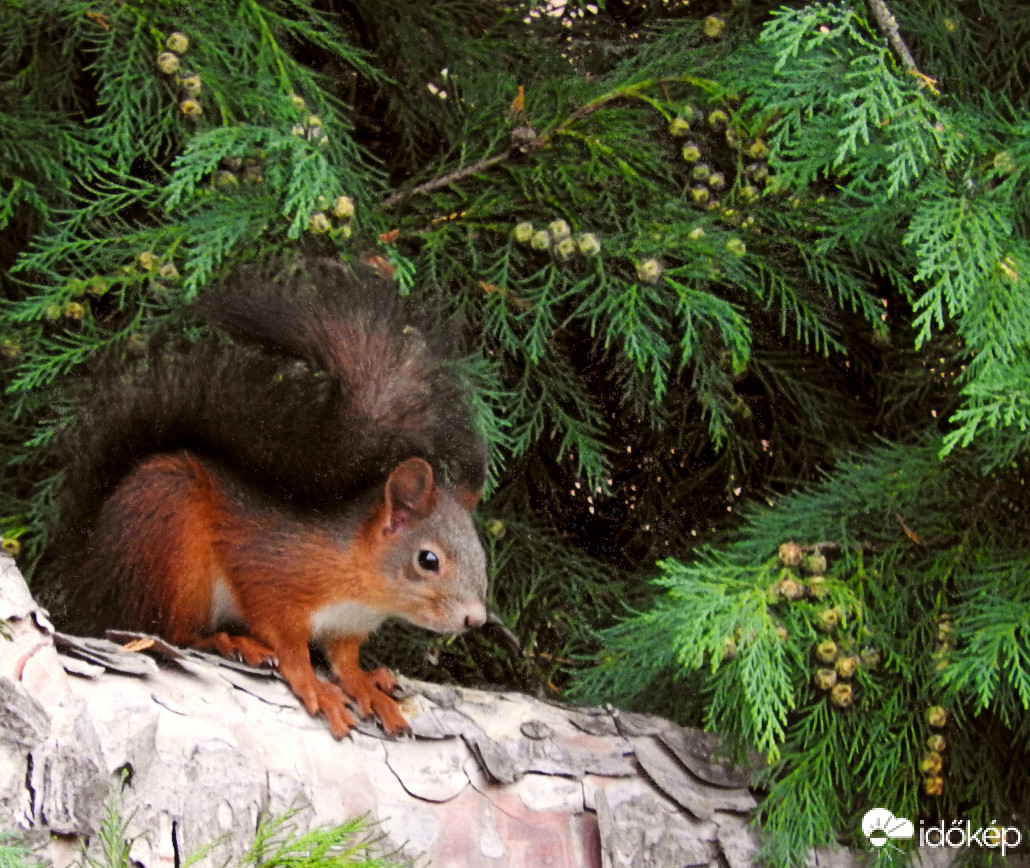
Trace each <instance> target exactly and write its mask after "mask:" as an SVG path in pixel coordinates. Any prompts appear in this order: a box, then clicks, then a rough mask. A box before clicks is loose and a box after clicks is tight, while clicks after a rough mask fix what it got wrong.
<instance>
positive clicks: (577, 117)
mask: <svg viewBox="0 0 1030 868" xmlns="http://www.w3.org/2000/svg"><path fill="white" fill-rule="evenodd" d="M892 20H893V19H892ZM895 26H896V25H895ZM670 82H691V83H694V84H705V83H706V82H703V80H701V79H697V78H693V77H691V76H667V77H664V78H656V79H649V80H647V81H642V82H639V83H638V84H634V85H631V86H629V87H626V88H623V89H621V90H617V91H614V92H612V93H607V94H605V95H604V96H601V97H598V98H597V99H595V100H592V101H590V102H588V103H584V104H583V105H581V106H580V107H579V108H578V109H576V110H575V111H573V112H572V113H571V114H570V115H569V116H568V117H567V118H565V120H563V121H562V122H561V123H560V124H558V125H557V126H556V127H555V128H554V129H552V130H550V131H549V132H544V133H540V134H539V135H536V136H533V137H532V138H528V139H527V140H526V141H524V142H520V143H519V144H517V145H511V146H510V147H508V148H506V149H505V150H503V151H501V153H499V154H495V155H494V156H492V157H484V158H483V159H482V160H477V161H476V162H475V163H470V164H469V165H467V166H464V167H463V168H461V169H455V170H454V171H453V172H448V173H447V174H446V175H441V176H440V177H439V178H433V179H432V180H431V181H426V182H424V183H422V184H417V185H416V186H414V187H411V188H409V189H407V190H398V191H397V192H396V193H392V194H391V195H389V196H387V197H386V199H384V200H383V203H382V205H381V206H380V207H382V208H392V207H393V206H394V205H396V204H397V203H398V202H402V201H403V200H405V199H407V198H408V197H409V196H417V195H419V194H421V193H429V192H432V191H433V190H439V189H440V188H441V187H446V186H448V185H450V184H453V183H455V182H456V181H460V180H462V178H467V177H468V176H469V175H475V174H477V173H479V172H482V171H483V170H484V169H489V168H490V167H491V166H496V165H497V164H498V163H502V162H504V161H505V160H507V159H509V158H510V157H512V156H515V155H520V156H521V155H525V154H528V153H531V152H533V151H536V150H539V149H540V148H542V147H544V146H546V145H547V144H548V143H549V142H550V141H551V139H553V138H554V137H555V136H557V135H561V134H562V133H563V132H564V131H565V130H566V129H568V128H569V127H570V126H572V125H573V124H574V123H576V122H577V121H581V120H582V119H583V118H585V117H588V116H589V115H592V114H593V113H594V112H596V111H598V110H600V109H602V108H603V107H604V106H606V105H607V104H608V103H610V102H613V101H614V100H617V99H630V98H637V97H639V96H640V93H641V91H644V90H647V89H648V88H651V87H663V86H664V85H666V84H668V83H670ZM707 84H709V85H710V83H707Z"/></svg>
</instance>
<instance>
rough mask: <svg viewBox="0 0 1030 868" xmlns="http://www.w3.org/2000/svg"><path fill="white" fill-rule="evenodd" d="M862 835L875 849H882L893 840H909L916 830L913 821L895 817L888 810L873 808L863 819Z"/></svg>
mask: <svg viewBox="0 0 1030 868" xmlns="http://www.w3.org/2000/svg"><path fill="white" fill-rule="evenodd" d="M862 833H863V834H864V835H865V836H866V837H867V838H868V839H869V843H870V844H872V845H873V846H874V847H882V846H883V845H884V844H887V843H888V842H890V841H893V840H907V839H909V838H911V837H912V836H913V835H915V833H916V830H915V827H914V826H913V825H912V821H911V820H906V819H905V818H904V817H895V816H894V814H893V812H891V811H888V810H887V809H886V808H873V809H872V810H871V811H866V815H865V816H864V817H863V818H862ZM892 846H893V845H892Z"/></svg>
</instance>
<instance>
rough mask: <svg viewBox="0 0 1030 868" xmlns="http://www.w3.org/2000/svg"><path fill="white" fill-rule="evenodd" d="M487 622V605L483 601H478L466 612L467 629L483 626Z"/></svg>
mask: <svg viewBox="0 0 1030 868" xmlns="http://www.w3.org/2000/svg"><path fill="white" fill-rule="evenodd" d="M485 623H486V606H484V605H483V604H482V603H476V604H475V605H474V606H472V607H470V608H469V610H468V611H467V612H466V613H465V629H466V630H471V629H472V628H473V627H482V626H483V625H484V624H485Z"/></svg>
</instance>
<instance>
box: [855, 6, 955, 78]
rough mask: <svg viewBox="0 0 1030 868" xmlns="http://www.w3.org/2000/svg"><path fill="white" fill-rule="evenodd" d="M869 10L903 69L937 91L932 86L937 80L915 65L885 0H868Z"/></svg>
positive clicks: (914, 60)
mask: <svg viewBox="0 0 1030 868" xmlns="http://www.w3.org/2000/svg"><path fill="white" fill-rule="evenodd" d="M869 11H870V12H872V13H873V18H874V19H876V26H877V27H879V28H880V31H881V32H882V33H883V35H884V36H886V37H887V44H888V45H889V46H890V47H891V50H892V51H893V52H894V54H895V55H897V58H898V60H899V61H900V62H901V65H902V67H904V69H905V71H906V72H910V73H912V75H914V76H916V78H918V79H920V80H921V81H922V82H923V84H925V85H926V86H927V87H929V88H930V90H932V91H933V92H934V93H937V92H938V91H937V88H936V87H935V86H934V85H936V84H937V82H936V81H934V80H933V79H932V78H930V76H928V75H925V74H923V73H922V72H920V71H919V67H918V66H916V59H915V58H914V57H913V56H912V52H911V51H909V50H908V46H907V45H906V44H905V40H904V39H902V38H901V32H900V31H899V29H898V21H897V19H896V18H895V17H894V16H893V15H892V14H891V11H890V9H888V8H887V3H886V2H885V0H869Z"/></svg>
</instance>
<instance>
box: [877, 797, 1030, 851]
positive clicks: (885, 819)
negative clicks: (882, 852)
mask: <svg viewBox="0 0 1030 868" xmlns="http://www.w3.org/2000/svg"><path fill="white" fill-rule="evenodd" d="M862 832H863V834H865V836H866V837H867V838H868V839H869V843H870V844H872V845H873V846H874V847H877V848H879V847H883V846H885V845H888V846H891V847H894V849H900V848H898V847H895V846H894V843H893V842H894V841H896V840H908V839H909V838H913V837H914V836H915V828H914V827H913V825H912V821H911V820H907V819H905V817H895V816H894V813H893V812H892V811H888V810H887V809H886V808H873V809H872V810H871V811H867V812H866V814H865V816H864V817H862ZM1022 842H1023V833H1022V832H1021V831H1020V830H1019V829H1018V828H1017V827H1016V826H1005V827H1003V826H999V825H997V824H996V823H992V824H991V825H990V826H987V827H985V828H981V829H973V826H972V823H970V822H969V820H953V821H952V822H951V823H950V824H948V823H945V822H943V821H942V822H940V823H938V824H937V825H936V826H927V825H924V823H923V821H922V820H920V822H919V840H918V842H917V844H918V846H920V847H973V846H979V847H988V848H991V849H994V848H997V849H1000V850H1001V853H1002V856H1004V855H1005V851H1006V850H1011V849H1013V848H1014V847H1018V846H1019V845H1020V844H1021V843H1022Z"/></svg>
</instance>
